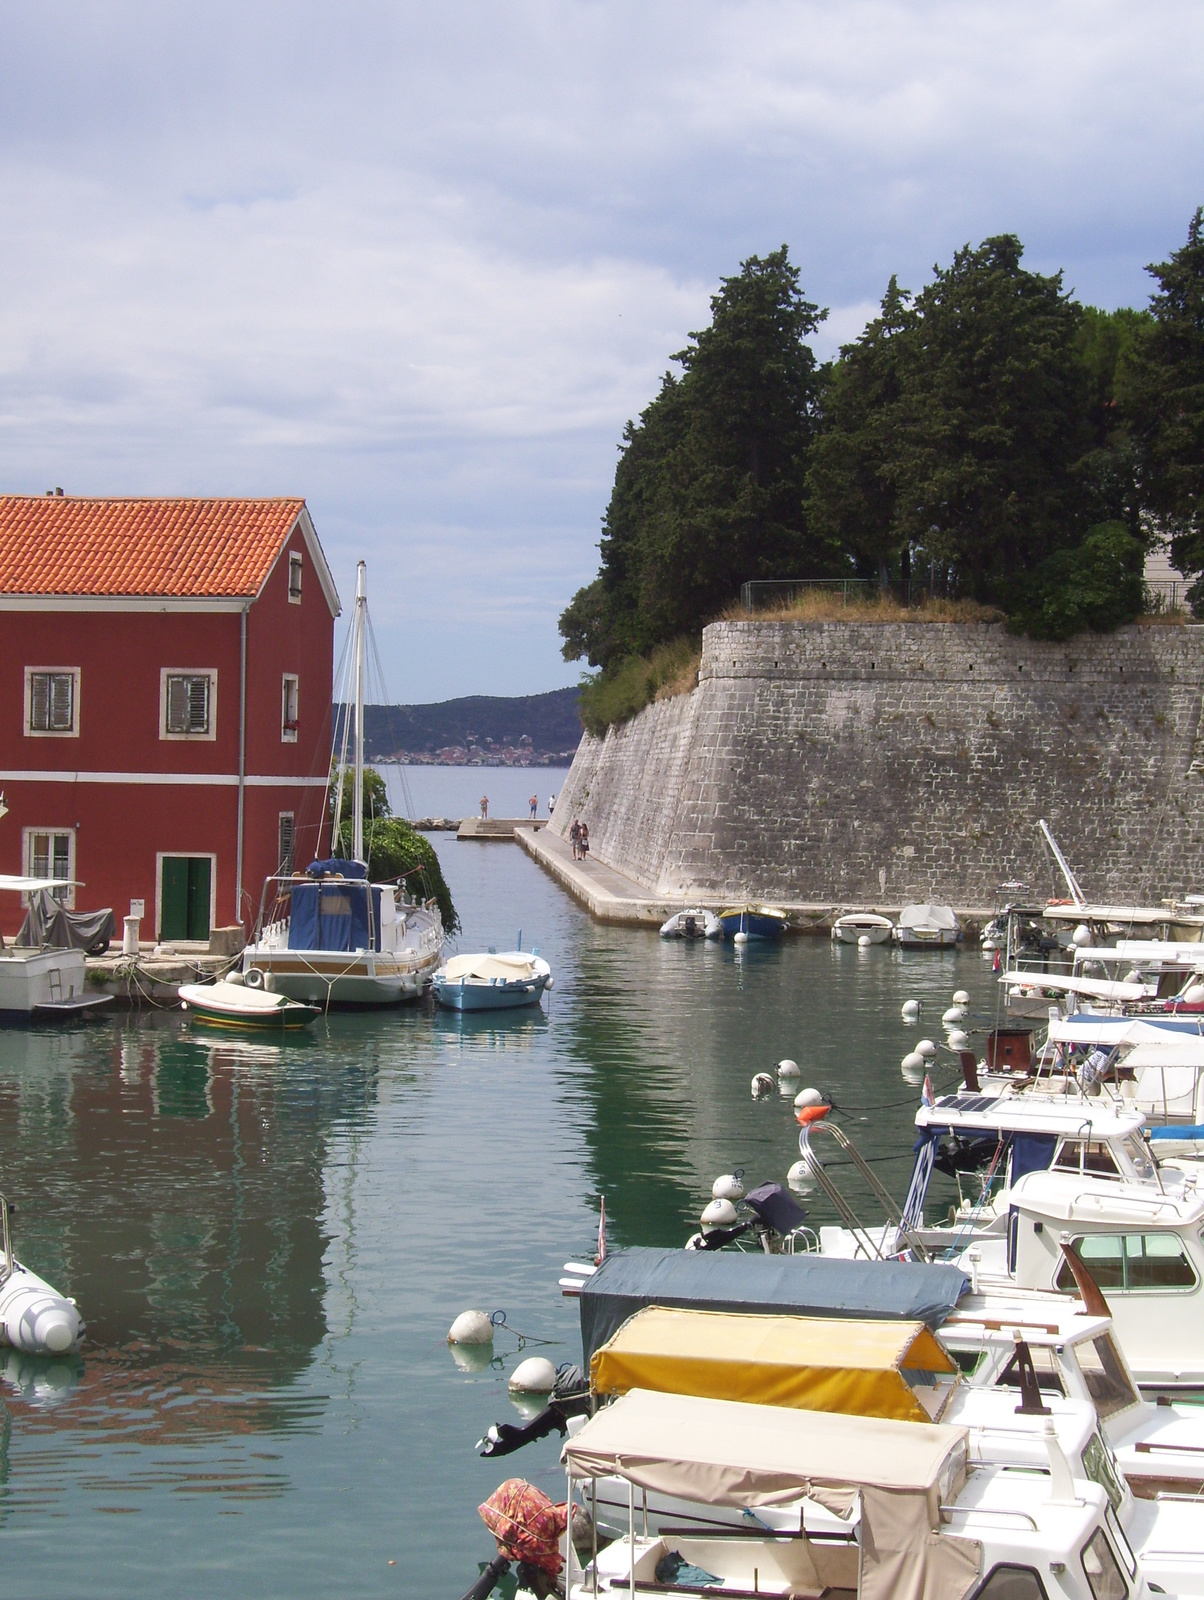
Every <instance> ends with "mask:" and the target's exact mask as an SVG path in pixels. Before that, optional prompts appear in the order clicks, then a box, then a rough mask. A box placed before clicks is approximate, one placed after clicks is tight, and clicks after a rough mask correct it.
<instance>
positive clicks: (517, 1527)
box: [477, 1478, 568, 1577]
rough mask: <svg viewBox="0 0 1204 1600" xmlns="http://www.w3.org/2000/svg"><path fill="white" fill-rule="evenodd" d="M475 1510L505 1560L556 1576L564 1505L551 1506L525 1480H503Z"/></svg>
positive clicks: (565, 1510) (558, 1567)
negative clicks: (495, 1541) (479, 1514)
mask: <svg viewBox="0 0 1204 1600" xmlns="http://www.w3.org/2000/svg"><path fill="white" fill-rule="evenodd" d="M477 1510H478V1511H479V1512H480V1513H481V1517H482V1520H483V1521H484V1523H485V1526H486V1527H487V1528H488V1529H489V1531H490V1533H491V1534H492V1535H493V1537H494V1538H495V1539H496V1540H497V1547H498V1549H499V1550H500V1551H501V1553H502V1554H503V1555H504V1556H506V1557H508V1558H509V1560H511V1561H526V1562H528V1563H529V1564H530V1565H531V1566H533V1567H538V1568H539V1569H540V1570H541V1571H542V1572H548V1573H551V1575H552V1576H553V1577H558V1576H559V1575H560V1569H561V1567H562V1565H563V1564H564V1563H563V1559H562V1557H561V1554H560V1541H561V1539H563V1537H564V1530H565V1525H566V1523H567V1521H568V1507H567V1505H553V1503H552V1501H551V1500H549V1499H548V1497H547V1495H546V1494H544V1492H543V1490H542V1489H537V1488H536V1487H535V1485H534V1484H532V1483H528V1482H527V1481H526V1479H525V1478H507V1479H506V1481H505V1483H503V1484H502V1485H500V1487H499V1488H497V1489H495V1490H494V1491H493V1493H492V1494H491V1495H490V1496H489V1498H488V1500H486V1501H485V1503H484V1504H483V1505H480V1506H478V1507H477Z"/></svg>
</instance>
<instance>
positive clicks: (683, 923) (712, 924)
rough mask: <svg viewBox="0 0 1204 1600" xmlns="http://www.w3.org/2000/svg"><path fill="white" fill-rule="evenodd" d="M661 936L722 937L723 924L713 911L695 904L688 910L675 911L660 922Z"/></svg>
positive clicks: (666, 937)
mask: <svg viewBox="0 0 1204 1600" xmlns="http://www.w3.org/2000/svg"><path fill="white" fill-rule="evenodd" d="M661 938H662V939H722V938H723V924H722V922H720V920H719V918H718V917H717V916H716V915H715V913H714V912H713V911H707V910H705V909H703V908H702V907H700V906H695V907H694V908H693V909H692V910H689V911H675V912H674V913H673V915H672V916H671V917H670V918H669V920H668V921H667V922H662V923H661Z"/></svg>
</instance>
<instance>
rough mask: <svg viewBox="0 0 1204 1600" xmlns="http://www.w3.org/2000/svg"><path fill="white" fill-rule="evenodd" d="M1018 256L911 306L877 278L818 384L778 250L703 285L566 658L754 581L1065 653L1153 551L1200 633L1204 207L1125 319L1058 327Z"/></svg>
mask: <svg viewBox="0 0 1204 1600" xmlns="http://www.w3.org/2000/svg"><path fill="white" fill-rule="evenodd" d="M1023 256H1024V249H1023V246H1022V244H1021V242H1020V240H1019V239H1018V238H1016V237H1015V235H1013V234H1000V235H997V236H995V237H992V238H989V239H985V240H984V241H983V242H982V243H981V244H980V245H978V246H977V247H972V246H971V245H969V244H967V245H965V246H964V247H963V248H962V249H960V250H958V251H957V252H956V253H955V254H954V257H953V260H952V262H951V263H950V264H949V265H948V266H945V267H942V266H940V265H937V266H936V267H934V269H933V276H932V279H931V281H930V282H929V283H928V284H926V285H925V286H924V287H923V288H921V289H920V290H919V291H918V292H917V293H915V294H912V293H911V292H910V291H908V290H907V289H904V288H901V287H900V286H899V283H898V281H897V279H896V278H894V277H892V278H891V279H890V281H889V283H888V285H887V288H886V292H885V294H884V296H883V299H882V305H881V309H880V311H879V314H878V315H877V316H876V317H875V318H873V319H872V320H871V322H870V323H869V324H868V325H867V327H866V328H865V330H864V332H863V333H862V334H861V336H860V337H859V338H858V339H857V340H855V341H854V342H853V343H852V344H849V345H846V346H844V347H843V348H842V349H841V351H840V353H839V356H838V357H837V358H836V359H835V360H834V361H832V362H829V363H827V364H826V365H824V366H820V365H819V364H818V363H817V362H816V359H815V356H814V353H813V351H812V349H811V347H810V344H809V342H808V341H809V340H810V339H811V338H812V337H813V336H814V334H815V332H816V330H817V329H818V327H819V325H820V323H821V321H822V320H823V318H824V316H825V315H826V313H825V312H823V311H821V310H820V309H819V308H818V306H817V305H815V304H814V303H813V302H811V301H810V300H808V299H807V298H806V295H805V294H804V292H803V289H802V287H801V285H800V281H799V273H798V270H797V269H796V268H795V267H794V266H793V265H792V264H791V262H790V259H789V255H788V251H787V248H786V246H783V247H782V248H781V249H780V250H776V251H773V252H772V253H771V254H769V255H766V256H765V257H757V256H750V257H749V259H748V260H747V261H745V262H743V263H742V265H741V268H740V272H739V273H738V274H737V275H736V276H734V277H731V278H724V279H723V280H722V281H721V285H720V289H719V292H718V293H717V294H716V295H715V296H714V297H713V298H712V300H711V323H710V326H709V327H707V328H705V329H703V330H702V331H700V332H698V333H693V334H691V335H690V343H689V345H688V346H687V347H686V349H684V350H681V351H679V352H678V353H677V354H676V355H675V356H674V357H673V358H672V359H673V361H674V362H675V363H676V364H677V365H678V367H679V368H680V371H679V372H678V373H673V372H668V373H666V374H665V376H664V377H663V379H662V381H661V388H660V392H659V394H657V396H656V397H655V398H654V399H653V400H652V402H651V403H650V404H649V406H648V407H647V409H646V410H645V411H644V412H643V413H642V414H641V415H640V417H639V419H638V421H635V422H629V423H628V424H627V427H626V428H625V429H624V433H623V441H622V445H621V447H620V453H619V460H618V463H617V466H616V470H615V479H614V487H613V490H612V493H611V497H610V503H609V505H608V506H607V509H606V514H605V516H604V518H603V529H602V539H601V544H600V549H601V557H602V559H601V566H600V570H599V573H598V576H597V577H596V578H595V579H594V581H593V582H592V583H591V584H589V585H587V586H586V587H585V588H584V589H581V590H580V591H579V592H578V593H577V594H576V595H575V596H574V598H573V600H572V602H571V603H570V605H569V606H568V608H567V609H566V611H565V612H564V614H563V616H562V617H561V619H560V629H561V633H562V634H563V637H564V655H565V656H566V658H567V659H569V660H573V659H581V658H585V659H587V660H588V661H589V663H590V664H591V665H592V666H595V667H600V668H602V669H603V672H604V675H605V674H607V673H610V674H613V673H616V672H618V671H619V670H620V669H622V668H623V664H624V663H625V662H629V661H631V660H632V659H633V658H642V657H648V656H649V655H650V653H651V652H652V651H653V650H655V649H656V648H657V647H659V646H665V645H668V644H670V643H672V642H673V641H676V640H684V639H688V638H690V637H696V636H697V634H698V633H699V632H700V630H701V628H702V626H703V625H704V624H705V623H706V622H707V621H709V620H711V619H712V618H713V617H715V616H716V615H718V614H719V613H720V612H721V611H722V610H723V609H724V607H726V606H727V605H729V604H731V603H732V602H733V601H734V600H735V599H736V598H737V596H738V594H739V591H740V586H741V584H742V583H744V582H745V581H747V580H749V579H756V578H774V577H780V578H804V579H816V578H835V577H860V578H868V579H876V580H878V581H879V582H880V583H882V584H884V585H885V584H888V583H898V582H900V581H903V582H907V581H908V580H909V579H912V578H913V576H915V575H922V581H923V582H924V583H925V584H926V585H928V586H930V587H931V586H933V585H935V587H936V588H937V589H938V590H939V592H940V593H941V594H942V595H949V596H951V597H955V598H956V597H964V598H966V599H972V600H975V601H980V602H983V603H985V604H988V605H993V606H997V607H1000V608H1002V609H1003V610H1004V611H1005V612H1006V613H1007V614H1008V616H1009V619H1010V623H1011V625H1012V626H1013V627H1015V628H1019V629H1021V630H1024V631H1032V632H1034V633H1036V634H1038V635H1039V636H1041V637H1067V636H1068V635H1069V634H1070V633H1073V632H1075V631H1078V630H1080V629H1082V628H1084V627H1089V628H1095V629H1103V628H1110V627H1115V626H1117V625H1118V624H1119V623H1121V622H1124V621H1127V620H1131V619H1132V617H1133V616H1135V615H1136V614H1137V612H1138V611H1139V610H1140V609H1141V606H1142V603H1143V599H1144V591H1143V588H1142V582H1141V567H1142V561H1143V557H1144V552H1145V550H1146V549H1147V548H1148V547H1149V546H1150V545H1151V544H1152V543H1154V542H1155V541H1157V540H1159V539H1169V540H1170V543H1171V549H1172V554H1173V558H1174V560H1175V562H1176V564H1177V565H1178V566H1179V567H1180V568H1181V569H1182V570H1184V571H1187V572H1190V573H1192V574H1200V575H1201V577H1200V581H1199V582H1198V583H1197V585H1196V587H1195V589H1194V590H1193V591H1192V593H1193V600H1194V602H1195V604H1196V606H1197V609H1198V610H1199V612H1200V613H1201V614H1204V211H1197V212H1196V214H1195V217H1194V218H1193V219H1192V221H1191V224H1190V227H1189V230H1188V238H1187V243H1186V244H1185V245H1184V246H1183V247H1182V248H1181V249H1179V250H1177V251H1175V252H1174V253H1173V254H1172V255H1171V256H1170V257H1169V259H1168V260H1167V261H1165V262H1162V263H1160V264H1158V265H1155V266H1152V267H1150V268H1149V271H1150V272H1151V274H1152V275H1153V277H1154V279H1155V281H1156V283H1157V285H1158V287H1157V290H1156V292H1155V293H1154V294H1153V296H1152V298H1151V303H1150V307H1149V309H1148V310H1130V309H1127V308H1122V309H1120V310H1116V311H1106V310H1100V309H1098V308H1096V307H1093V306H1084V305H1081V304H1080V303H1079V302H1078V301H1077V300H1075V299H1074V297H1073V296H1072V295H1071V294H1070V293H1068V292H1067V291H1066V290H1065V288H1064V287H1063V283H1062V275H1061V273H1053V274H1050V275H1045V274H1042V273H1039V272H1035V271H1031V270H1029V269H1028V268H1027V267H1026V266H1025V265H1024V263H1023ZM628 676H630V673H628Z"/></svg>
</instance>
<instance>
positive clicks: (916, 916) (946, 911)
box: [899, 905, 957, 933]
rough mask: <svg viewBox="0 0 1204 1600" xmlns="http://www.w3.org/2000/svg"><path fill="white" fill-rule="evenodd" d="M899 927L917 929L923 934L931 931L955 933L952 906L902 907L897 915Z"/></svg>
mask: <svg viewBox="0 0 1204 1600" xmlns="http://www.w3.org/2000/svg"><path fill="white" fill-rule="evenodd" d="M899 927H900V928H919V929H922V930H924V931H925V932H927V931H928V930H929V929H931V930H933V931H934V932H936V933H955V932H956V931H957V918H956V917H955V916H954V915H953V907H952V906H934V905H914V906H904V907H903V909H902V911H900V913H899Z"/></svg>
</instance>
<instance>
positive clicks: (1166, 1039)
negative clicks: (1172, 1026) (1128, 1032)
mask: <svg viewBox="0 0 1204 1600" xmlns="http://www.w3.org/2000/svg"><path fill="white" fill-rule="evenodd" d="M1125 1066H1126V1067H1132V1069H1133V1071H1134V1072H1140V1071H1141V1070H1142V1068H1143V1067H1156V1068H1166V1067H1182V1068H1191V1069H1192V1070H1193V1071H1198V1070H1199V1069H1200V1068H1201V1067H1204V1039H1201V1038H1200V1037H1199V1035H1198V1034H1194V1033H1166V1032H1163V1033H1162V1036H1161V1038H1159V1039H1146V1040H1143V1041H1142V1043H1140V1044H1137V1045H1134V1047H1133V1049H1132V1050H1130V1051H1129V1053H1128V1055H1127V1056H1126V1057H1125Z"/></svg>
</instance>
